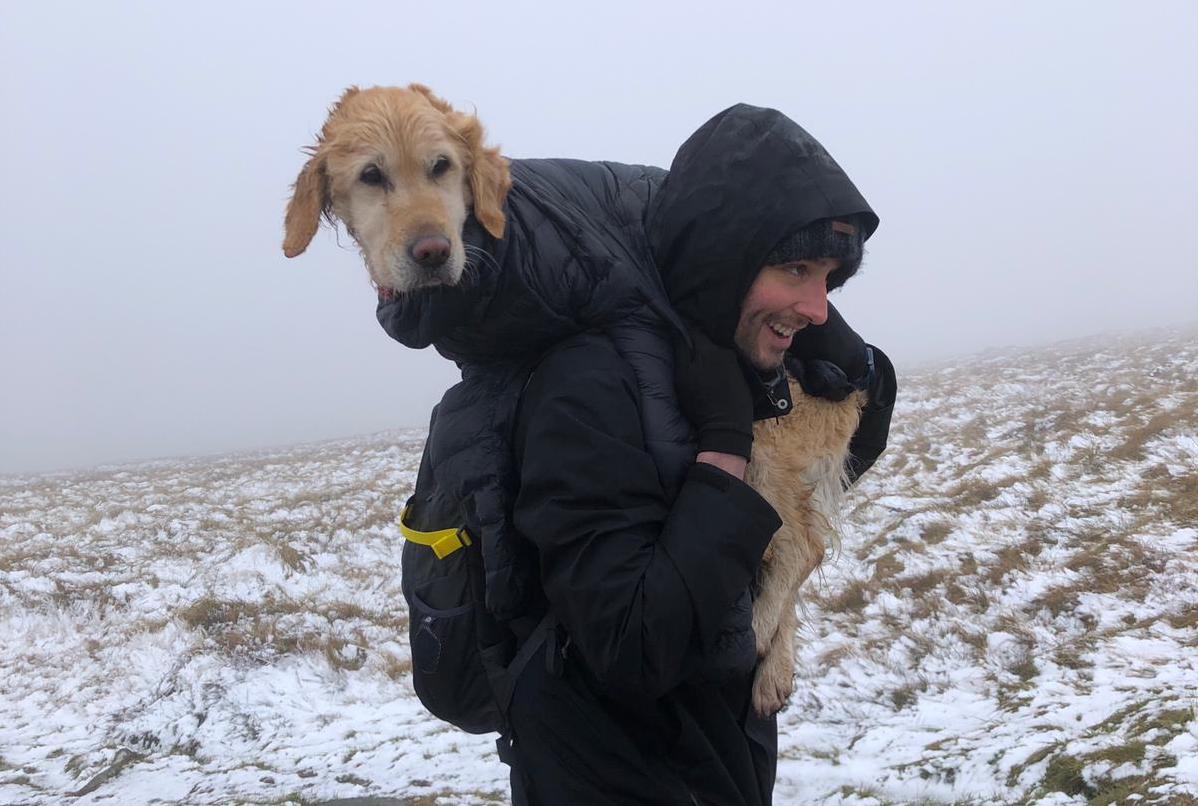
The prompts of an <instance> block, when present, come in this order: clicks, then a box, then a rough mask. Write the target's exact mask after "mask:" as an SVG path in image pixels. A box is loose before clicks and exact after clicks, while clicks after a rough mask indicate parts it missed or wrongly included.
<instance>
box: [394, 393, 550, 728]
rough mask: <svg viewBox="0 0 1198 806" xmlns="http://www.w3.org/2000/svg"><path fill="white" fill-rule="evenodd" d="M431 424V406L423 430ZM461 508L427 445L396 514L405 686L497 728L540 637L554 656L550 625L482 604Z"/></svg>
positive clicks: (453, 719) (454, 720) (469, 724)
mask: <svg viewBox="0 0 1198 806" xmlns="http://www.w3.org/2000/svg"><path fill="white" fill-rule="evenodd" d="M526 371H527V370H526ZM526 385H527V378H526V379H525V383H524V386H526ZM518 391H519V392H521V393H522V391H523V387H518ZM435 423H436V409H434V413H433V426H432V427H431V428H430V436H431V434H432V433H433V428H435ZM465 509H466V508H465V507H464V506H463V505H462V503H461V502H459V501H456V500H454V496H453V494H452V493H450V492H448V491H443V490H441V489H439V488H438V485H437V480H436V478H435V474H434V469H433V467H432V462H431V460H430V450H429V446H428V444H427V443H426V446H425V450H424V455H423V457H422V458H421V462H420V471H419V473H418V475H417V479H416V488H415V490H414V492H413V494H412V496H411V498H409V499H408V502H407V504H406V505H405V506H404V510H403V513H402V514H401V516H400V531H401V533H402V534H403V537H404V538H405V543H404V546H403V554H402V558H401V561H400V568H401V574H402V579H401V586H402V589H403V596H404V599H405V600H406V601H407V604H408V635H409V643H410V647H411V657H412V684H413V687H414V688H415V690H416V696H417V697H419V698H420V702H421V703H423V704H424V706H425V708H427V709H428V710H429V711H430V712H431V713H432V714H433V715H434V716H436V717H438V718H439V719H442V720H444V721H446V722H449V723H451V724H453V725H455V726H456V727H458V728H460V729H461V730H464V731H466V732H467V733H490V732H499V733H501V734H504V733H506V732H507V731H506V713H507V707H508V704H509V703H510V701H511V696H512V691H513V689H514V687H515V680H516V678H517V677H518V676H519V674H520V672H521V671H522V670H523V669H524V666H525V665H526V664H527V662H528V660H529V659H530V658H531V657H533V656H534V655H535V654H536V653H537V650H538V649H540V648H541V647H542V646H544V645H545V644H546V641H549V642H550V647H549V650H548V652H549V654H548V656H547V657H550V658H556V657H557V654H558V649H557V637H558V636H557V629H556V625H555V623H554V622H553V621H552V618H551V617H550V616H548V615H545V616H541V615H540V614H539V613H538V614H536V615H535V616H525V617H519V618H515V619H513V621H510V622H500V621H498V620H497V619H496V618H495V617H494V615H493V614H492V613H491V611H490V610H489V609H488V608H487V606H486V596H485V593H486V583H485V579H486V577H485V573H484V569H483V557H482V546H481V545H480V541H479V540H477V539H475V537H474V536H473V535H472V534H471V532H470V530H469V529H468V527H467V525H466V523H467V517H466V512H465ZM517 636H519V638H518V637H517Z"/></svg>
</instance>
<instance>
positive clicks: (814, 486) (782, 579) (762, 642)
mask: <svg viewBox="0 0 1198 806" xmlns="http://www.w3.org/2000/svg"><path fill="white" fill-rule="evenodd" d="M790 393H791V399H792V400H793V401H794V406H793V408H792V409H791V411H790V414H788V415H787V416H785V417H780V418H778V419H773V420H761V421H759V422H757V423H754V425H753V461H751V462H749V466H748V469H747V470H746V472H745V481H746V482H747V483H748V484H750V485H751V486H752V487H753V489H755V490H757V492H759V493H760V494H761V497H762V498H764V499H765V500H766V501H769V502H770V504H771V505H772V506H773V507H774V509H775V510H777V512H778V516H779V517H780V518H781V519H782V528H781V529H779V530H778V531H777V532H776V533H775V534H774V538H773V540H771V541H770V544H769V546H767V547H766V549H765V554H764V555H763V556H762V559H761V570H760V572H759V583H760V584H759V590H758V594H757V599H756V601H754V603H753V633H754V635H755V636H756V639H757V657H758V658H759V662H758V664H757V673H756V677H755V679H754V680H753V707H754V708H756V710H757V712H758V713H759V714H761V715H762V716H768V715H769V714H772V713H775V712H777V711H779V710H781V708H782V706H784V705H785V704H786V701H787V700H788V699H790V695H791V694H792V693H794V672H795V633H796V632H797V631H798V627H799V621H798V615H797V614H796V612H795V606H796V604H797V603H798V600H799V588H800V587H801V586H802V584H803V582H805V581H806V579H807V577H809V576H810V575H811V572H812V571H814V570H815V569H816V568H818V567H819V565H820V563H821V562H822V561H823V558H824V555H825V553H826V551H827V550H828V548H829V547H831V546H832V545H834V544H835V543H836V542H837V525H838V524H839V523H840V517H839V515H840V511H841V501H842V498H843V493H844V490H845V487H846V484H845V482H846V477H845V471H844V467H845V461H846V460H847V459H848V455H849V441H850V440H851V439H852V438H853V432H854V431H856V430H857V423H858V422H859V421H860V419H861V409H862V407H863V406H864V405H865V403H866V396H865V393H864V392H854V393H853V394H851V395H849V396H848V397H847V398H845V399H844V400H843V401H840V402H833V401H830V400H824V399H822V398H818V397H812V396H811V395H808V394H806V393H805V392H804V391H803V389H802V387H801V386H799V384H798V381H796V380H794V378H790Z"/></svg>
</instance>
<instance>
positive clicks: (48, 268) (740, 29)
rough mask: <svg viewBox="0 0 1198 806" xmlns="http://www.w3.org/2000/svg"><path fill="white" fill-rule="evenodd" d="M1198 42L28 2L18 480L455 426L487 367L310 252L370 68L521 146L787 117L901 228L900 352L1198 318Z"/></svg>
mask: <svg viewBox="0 0 1198 806" xmlns="http://www.w3.org/2000/svg"><path fill="white" fill-rule="evenodd" d="M850 9H851V10H850ZM1196 42H1198V4H1195V3H1193V2H1188V0H1187V1H1185V2H1176V3H1164V2H1148V3H1125V2H1110V3H1104V2H1069V3H1065V2H1051V3H1045V2H1033V3H1009V2H1004V3H956V2H953V3H944V4H930V3H902V4H893V3H853V4H846V3H836V2H827V3H802V4H800V3H794V2H786V3H778V4H776V5H756V4H753V3H748V2H737V3H731V4H725V3H719V4H711V5H709V6H708V5H702V4H698V3H695V2H693V0H688V1H687V2H678V3H639V2H637V3H622V2H612V1H611V0H604V2H601V3H596V4H594V5H593V6H591V7H590V8H589V9H587V8H585V7H584V6H583V5H581V4H574V3H559V4H539V3H538V4H533V3H510V2H501V3H495V2H492V3H477V4H474V3H471V4H469V5H467V4H464V3H462V4H459V3H451V2H440V3H435V4H433V3H427V2H425V3H405V2H397V1H396V0H388V2H379V3H347V4H330V3H327V2H321V3H303V2H287V3H281V2H280V3H271V4H266V3H236V4H233V3H211V2H206V3H203V4H199V3H188V4H165V3H156V4H151V3H139V4H122V3H115V2H104V3H70V4H57V3H49V2H39V3H36V4H33V3H3V4H0V109H2V110H3V113H2V114H3V121H4V125H3V126H2V127H0V154H2V155H3V158H4V161H5V164H4V167H3V174H2V175H3V183H4V189H3V193H0V227H2V228H3V238H0V278H2V280H0V282H2V285H0V351H2V352H0V473H24V472H32V471H38V470H46V469H53V468H59V467H70V466H86V465H92V464H96V463H100V462H114V461H123V460H129V459H139V458H147V457H156V456H167V455H178V454H197V453H210V452H218V451H227V450H231V449H238V448H243V447H244V448H251V447H258V446H267V445H278V444H287V443H292V442H298V441H305V440H312V439H321V438H326V437H333V436H340V435H348V434H355V433H363V432H371V431H376V430H381V429H385V428H392V427H397V426H410V425H425V424H427V418H428V412H429V409H430V407H431V405H432V404H433V403H434V402H435V401H436V400H437V399H438V398H439V397H440V395H441V393H442V392H443V391H444V389H445V388H446V387H447V386H449V385H450V384H451V383H453V382H454V381H455V380H456V377H457V376H456V370H455V369H454V367H453V366H452V365H451V364H449V363H448V362H445V361H444V360H442V359H441V358H440V357H438V356H437V355H436V354H435V353H433V352H432V351H431V350H429V351H424V352H414V351H411V350H408V349H406V348H404V347H402V346H400V345H399V344H397V343H395V342H393V341H391V340H390V339H389V338H388V337H387V336H386V335H385V334H384V333H383V331H382V330H381V329H380V328H379V326H378V324H377V323H376V321H375V318H374V308H375V298H374V293H373V291H372V289H371V287H370V285H369V283H368V280H367V275H366V271H365V269H364V268H363V266H362V265H361V262H360V258H359V257H358V254H357V251H356V249H355V248H354V247H353V244H352V242H351V241H350V240H349V239H348V237H346V236H345V235H344V234H342V235H341V237H340V245H339V243H338V238H337V237H336V236H335V235H334V234H333V233H332V232H331V231H328V230H325V231H322V233H321V234H320V235H318V237H317V238H316V240H315V241H314V242H313V244H312V247H311V248H310V249H309V250H308V252H307V253H305V254H304V255H302V256H301V257H299V258H297V259H295V260H287V259H285V258H284V257H283V254H282V251H281V248H280V243H281V238H282V215H283V208H284V205H285V203H286V200H287V197H288V195H289V190H290V184H291V183H292V182H293V181H294V179H295V175H296V173H297V172H298V170H299V168H300V167H301V165H302V164H303V160H304V156H303V154H302V153H301V152H300V148H301V146H304V145H306V144H309V143H310V142H312V140H313V137H314V135H315V133H316V132H317V131H318V129H319V128H320V125H321V124H322V122H323V121H324V117H325V113H326V110H327V107H328V105H329V104H330V103H331V102H332V101H333V100H335V99H336V98H337V96H338V95H339V94H340V93H341V91H342V90H343V89H344V88H345V87H346V86H348V85H351V84H359V85H373V84H407V83H409V82H412V81H419V82H423V83H426V84H428V85H430V86H431V87H433V88H434V89H435V90H436V91H438V92H439V93H440V94H441V95H443V96H444V97H446V98H447V99H449V100H450V101H451V102H453V103H455V104H457V105H459V106H462V107H466V108H474V109H477V112H478V114H479V116H480V117H481V118H482V119H483V121H484V123H485V124H486V126H487V128H488V130H489V132H490V135H491V139H492V142H495V143H499V144H501V145H502V147H503V150H504V152H505V153H506V154H507V155H508V156H512V157H523V156H538V157H545V156H569V157H578V158H584V159H609V160H619V161H624V162H641V163H652V164H657V165H662V166H668V165H669V162H670V159H671V158H672V156H673V154H674V151H675V150H676V149H677V147H678V145H680V144H681V143H682V141H683V140H684V139H685V138H686V137H687V135H688V134H690V133H691V132H692V131H693V130H694V129H695V128H697V127H698V126H699V125H700V124H701V123H702V122H703V121H704V120H706V119H707V118H709V117H710V116H711V115H713V114H714V113H716V112H717V111H719V110H720V109H722V108H724V107H726V106H728V105H729V104H732V103H735V102H737V101H746V102H750V103H754V104H758V105H763V106H773V107H776V108H778V109H781V110H783V111H784V112H786V113H787V114H788V115H790V116H791V117H793V118H794V119H795V120H797V121H798V122H799V123H800V124H801V125H803V126H804V127H805V128H806V129H807V130H808V131H810V132H811V133H812V134H814V135H815V136H816V137H817V138H819V139H820V140H821V141H822V142H823V144H824V145H825V146H826V147H827V148H828V150H829V151H830V152H831V153H832V154H833V155H834V156H835V157H836V159H837V160H838V161H839V162H840V164H841V165H842V166H843V167H844V168H845V170H846V171H847V172H848V173H849V175H850V176H851V177H852V178H853V180H854V181H855V182H856V184H857V185H858V187H859V188H860V189H861V190H862V192H863V193H864V194H865V196H866V198H868V199H869V200H870V202H871V204H872V205H873V207H874V209H875V210H877V211H878V213H879V214H880V216H881V219H882V225H881V227H880V229H879V230H878V233H877V235H876V236H875V237H874V238H873V239H872V240H871V242H870V252H869V256H868V258H867V262H866V267H865V269H864V270H863V271H862V272H861V273H860V274H859V275H858V276H857V277H856V278H854V279H853V281H852V282H850V283H849V284H848V285H847V286H846V287H845V288H844V289H843V290H842V291H840V292H838V296H837V297H836V298H835V300H836V301H837V303H838V304H839V306H840V307H841V309H842V311H844V312H845V314H846V316H847V318H848V319H849V321H850V322H851V323H852V324H853V325H854V326H856V328H857V329H858V330H859V331H860V332H861V333H862V334H863V335H864V336H865V337H866V338H867V339H868V340H870V341H872V342H875V343H877V344H878V345H880V346H882V347H883V348H884V349H885V350H886V351H887V352H888V353H889V354H890V355H891V356H892V357H893V358H894V359H895V363H896V364H897V365H898V366H899V368H900V371H901V369H902V368H903V367H904V366H915V365H917V364H919V363H920V362H924V361H927V360H930V359H940V358H945V357H950V356H954V355H963V354H967V353H970V352H973V351H977V350H981V349H984V348H988V347H995V346H1005V345H1022V344H1029V345H1030V344H1038V343H1043V342H1048V341H1052V340H1056V339H1060V338H1066V337H1071V336H1081V335H1087V334H1091V333H1095V332H1100V331H1106V330H1111V329H1127V328H1137V327H1142V326H1151V325H1155V324H1169V323H1183V322H1192V321H1195V320H1198V259H1196V258H1198V247H1196V245H1195V238H1194V236H1193V230H1194V225H1193V223H1192V219H1193V217H1194V215H1195V213H1196V212H1198V156H1196V154H1198V92H1196V91H1195V89H1194V85H1195V77H1196V76H1198V57H1196V56H1195V53H1196V52H1198V49H1196V46H1195V43H1196ZM978 382H979V383H984V382H985V378H979V379H978Z"/></svg>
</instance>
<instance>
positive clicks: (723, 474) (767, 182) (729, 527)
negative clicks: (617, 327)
mask: <svg viewBox="0 0 1198 806" xmlns="http://www.w3.org/2000/svg"><path fill="white" fill-rule="evenodd" d="M876 226H877V218H876V216H874V214H873V212H872V211H871V210H870V208H869V206H868V204H866V202H865V200H864V199H863V198H862V197H861V195H860V194H859V193H858V192H857V190H856V188H855V187H854V186H853V185H852V183H851V182H850V181H849V179H848V177H847V176H846V175H845V174H844V173H843V171H842V170H841V169H840V167H839V166H838V165H836V163H835V162H834V161H833V160H832V159H831V157H829V156H828V154H827V152H826V151H824V149H823V148H822V147H821V146H820V145H819V143H818V142H816V141H815V140H814V138H812V137H811V136H810V135H808V134H807V133H806V132H805V131H803V130H802V129H801V128H799V127H798V126H797V125H795V124H794V123H793V122H792V121H790V120H789V119H787V118H786V117H785V116H783V115H781V114H780V113H777V112H774V111H772V110H764V109H757V108H754V107H748V106H744V105H740V106H736V107H732V108H731V109H729V110H726V111H725V112H723V113H721V114H720V115H718V116H716V117H715V118H713V119H712V120H711V121H709V122H708V123H707V124H706V125H704V126H703V127H702V128H701V129H700V130H699V131H698V132H696V133H695V135H693V136H692V137H691V138H690V139H689V140H688V141H687V143H686V144H684V145H683V147H682V148H681V149H680V151H679V153H678V156H677V157H676V159H675V161H674V163H673V165H672V167H671V170H670V173H669V176H668V178H667V179H666V180H665V182H664V184H663V185H662V186H661V187H660V188H658V189H657V190H656V195H655V198H654V199H653V200H652V202H651V204H650V210H649V217H648V225H647V230H648V238H649V244H650V246H651V248H652V252H653V255H654V258H655V261H656V264H657V266H658V268H659V269H660V271H661V277H662V279H663V281H664V287H665V291H666V293H667V295H668V297H669V300H670V302H671V304H672V305H673V308H674V310H676V311H677V312H678V313H680V314H681V315H682V317H683V318H684V319H685V321H686V330H685V332H678V331H675V332H674V333H673V334H672V335H667V332H668V331H665V330H664V328H662V327H654V326H653V325H651V324H650V325H647V326H645V327H642V328H640V329H635V330H633V331H632V332H631V333H628V332H624V331H608V332H588V333H583V334H581V335H578V336H575V337H573V338H570V339H568V340H567V341H565V342H564V343H563V344H561V345H559V346H558V347H557V348H555V349H554V350H552V351H551V352H549V354H548V355H547V356H546V357H545V358H544V359H543V360H542V361H541V362H540V364H539V365H538V366H537V368H536V370H535V372H534V373H533V374H532V377H531V379H530V380H529V381H528V384H527V387H526V388H525V390H524V392H523V395H522V397H521V401H520V410H519V415H518V417H517V419H516V430H515V437H514V449H515V454H516V463H517V468H518V474H517V475H518V492H517V493H516V500H515V506H514V514H513V520H514V523H515V526H516V528H517V529H518V531H519V533H520V534H521V535H522V536H523V537H524V538H526V539H527V541H529V542H530V543H531V545H532V546H533V547H535V554H536V557H537V562H538V565H539V574H538V582H539V587H540V590H541V591H542V592H543V603H542V608H543V609H544V610H546V611H547V612H548V613H549V614H550V616H551V617H552V619H553V620H554V622H556V624H557V625H558V626H557V628H556V630H555V632H554V633H553V635H552V638H551V641H550V646H551V650H552V652H551V653H550V654H549V655H548V658H549V660H550V662H549V663H537V662H533V663H529V664H527V665H526V666H525V667H524V668H523V670H522V672H521V674H520V676H519V679H518V681H517V684H516V688H515V691H514V695H513V696H512V700H511V706H510V711H509V714H508V720H509V726H510V739H511V742H512V744H511V763H512V766H513V792H514V800H515V801H516V802H517V803H530V804H592V803H593V804H623V803H643V804H674V803H677V804H710V803H715V804H754V805H758V804H767V803H769V802H770V801H771V796H772V788H773V782H774V773H775V766H776V755H777V735H776V723H775V721H774V719H773V718H769V719H762V718H759V717H757V716H756V715H755V714H754V713H753V711H752V708H751V707H750V703H749V699H750V691H751V686H752V679H753V668H754V664H755V661H756V657H755V651H754V646H753V636H752V630H751V625H750V617H751V591H750V589H751V585H752V583H753V580H754V577H755V575H756V573H757V567H758V564H759V562H760V559H761V555H762V552H763V551H764V549H765V547H766V545H767V544H768V543H769V540H770V538H771V536H772V535H773V533H774V532H775V531H776V530H777V528H778V527H779V525H780V521H779V519H778V516H777V514H776V513H775V512H774V510H773V509H772V508H771V507H770V506H769V505H768V504H767V503H766V502H765V501H764V499H762V498H761V497H760V496H759V495H758V494H757V493H756V492H754V491H753V490H752V489H751V488H750V487H749V486H748V485H746V484H745V483H744V482H743V477H744V472H745V468H746V465H747V462H748V461H749V460H750V459H751V455H752V453H751V448H752V423H753V420H754V419H759V418H762V417H776V416H782V415H785V414H786V412H787V410H788V409H789V398H788V397H787V388H786V383H785V380H784V376H783V375H782V374H781V371H780V370H781V367H782V366H783V365H784V363H787V364H789V365H790V366H791V368H792V370H793V371H794V372H795V373H796V374H797V375H798V377H799V378H800V380H801V381H802V382H803V383H804V388H805V389H807V391H809V392H811V393H816V394H821V395H824V396H827V397H834V398H835V397H838V396H839V397H840V398H843V397H844V396H845V395H846V394H847V393H848V392H849V391H850V390H851V389H852V388H866V389H868V390H869V393H870V399H871V403H870V405H869V407H867V411H866V412H865V415H864V417H863V424H862V428H861V429H860V430H859V432H858V437H857V438H855V440H854V445H853V449H854V451H860V452H861V455H860V456H859V457H858V461H857V463H856V464H854V465H853V466H852V467H850V468H849V469H850V473H851V475H853V476H856V475H859V474H860V473H861V472H863V471H864V469H865V468H866V467H868V465H869V464H870V463H872V461H873V459H874V458H876V456H877V453H880V451H881V449H882V448H883V447H884V445H885V434H886V431H887V430H888V426H889V407H890V405H891V404H892V402H893V390H894V377H893V370H892V369H891V368H890V367H889V363H888V362H887V361H885V357H884V356H882V355H881V353H880V351H875V350H873V349H872V348H868V347H867V346H866V345H865V344H864V342H862V341H861V340H860V338H859V337H857V336H856V334H855V333H853V332H852V331H851V330H850V329H849V328H848V327H847V326H846V325H845V324H844V322H843V320H842V319H840V318H839V316H838V315H836V314H835V312H834V309H832V310H830V309H829V306H828V302H827V292H828V291H829V290H832V289H835V288H837V287H839V286H840V285H842V284H843V283H844V282H845V281H846V280H847V279H848V278H849V277H851V276H852V275H853V273H854V272H855V271H856V270H857V268H858V266H859V265H860V261H861V255H862V244H863V242H864V240H865V238H867V237H868V236H869V235H870V234H871V233H872V232H873V230H874V228H876ZM805 331H810V332H809V333H806V332H805ZM805 337H806V338H805ZM671 342H674V343H676V344H677V348H676V349H672V348H671ZM663 400H664V401H665V405H664V406H663V405H660V404H661V402H662V401H663ZM683 414H684V415H685V419H683V417H682V415H683ZM796 483H797V482H796Z"/></svg>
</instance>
